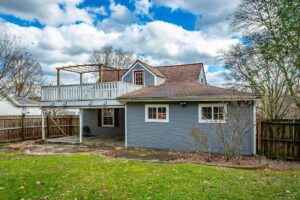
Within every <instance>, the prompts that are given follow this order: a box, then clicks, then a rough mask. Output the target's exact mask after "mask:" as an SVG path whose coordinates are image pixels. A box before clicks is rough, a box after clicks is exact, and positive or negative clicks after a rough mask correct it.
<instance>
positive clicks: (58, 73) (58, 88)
mask: <svg viewBox="0 0 300 200" xmlns="http://www.w3.org/2000/svg"><path fill="white" fill-rule="evenodd" d="M56 70H57V75H56V79H57V81H56V84H57V98H58V99H60V69H59V68H56Z"/></svg>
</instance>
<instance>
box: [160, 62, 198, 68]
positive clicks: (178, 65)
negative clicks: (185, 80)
mask: <svg viewBox="0 0 300 200" xmlns="http://www.w3.org/2000/svg"><path fill="white" fill-rule="evenodd" d="M199 64H200V65H202V66H203V63H202V62H199V63H187V64H177V65H160V66H154V67H180V66H186V65H199Z"/></svg>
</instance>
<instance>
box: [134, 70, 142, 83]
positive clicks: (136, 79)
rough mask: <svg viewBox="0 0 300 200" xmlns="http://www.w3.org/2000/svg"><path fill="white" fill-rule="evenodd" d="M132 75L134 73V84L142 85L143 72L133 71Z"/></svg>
mask: <svg viewBox="0 0 300 200" xmlns="http://www.w3.org/2000/svg"><path fill="white" fill-rule="evenodd" d="M133 73H134V84H136V85H144V70H135V71H134V72H133Z"/></svg>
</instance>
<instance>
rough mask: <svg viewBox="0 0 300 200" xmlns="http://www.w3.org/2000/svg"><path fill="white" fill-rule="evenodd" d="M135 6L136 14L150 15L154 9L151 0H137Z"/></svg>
mask: <svg viewBox="0 0 300 200" xmlns="http://www.w3.org/2000/svg"><path fill="white" fill-rule="evenodd" d="M134 5H135V13H136V14H138V15H149V9H150V8H151V7H152V2H151V1H149V0H136V1H135V2H134Z"/></svg>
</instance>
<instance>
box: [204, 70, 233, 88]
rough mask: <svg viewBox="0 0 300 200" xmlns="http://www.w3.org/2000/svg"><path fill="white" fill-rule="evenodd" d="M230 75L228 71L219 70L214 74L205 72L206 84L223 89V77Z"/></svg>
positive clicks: (224, 83)
mask: <svg viewBox="0 0 300 200" xmlns="http://www.w3.org/2000/svg"><path fill="white" fill-rule="evenodd" d="M228 73H230V71H229V70H219V71H216V72H208V71H206V73H205V74H206V79H207V82H208V84H210V85H214V86H219V87H224V86H226V83H227V81H226V79H225V77H224V75H225V74H228Z"/></svg>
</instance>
